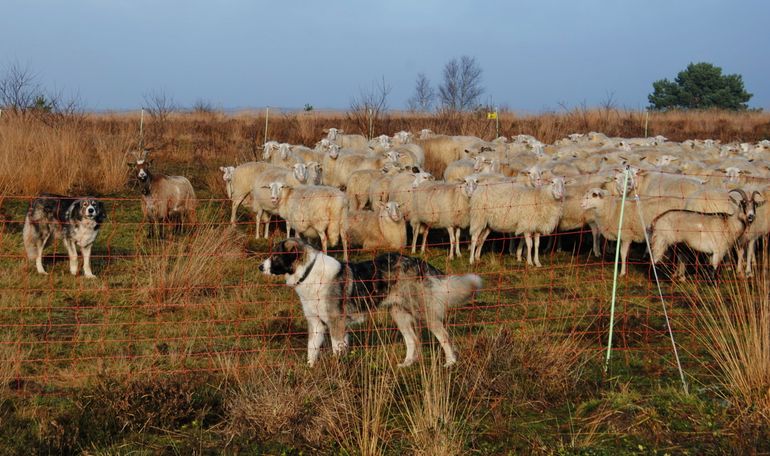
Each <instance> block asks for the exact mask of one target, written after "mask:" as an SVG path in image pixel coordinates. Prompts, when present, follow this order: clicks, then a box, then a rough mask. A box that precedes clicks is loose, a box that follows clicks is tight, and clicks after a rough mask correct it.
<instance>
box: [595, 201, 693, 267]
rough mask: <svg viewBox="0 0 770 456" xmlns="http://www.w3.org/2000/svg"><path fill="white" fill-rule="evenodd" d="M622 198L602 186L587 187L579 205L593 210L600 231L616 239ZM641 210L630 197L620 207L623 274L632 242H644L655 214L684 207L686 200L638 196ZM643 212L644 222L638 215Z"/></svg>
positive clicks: (611, 238)
mask: <svg viewBox="0 0 770 456" xmlns="http://www.w3.org/2000/svg"><path fill="white" fill-rule="evenodd" d="M620 202H621V198H620V197H619V196H615V195H612V194H611V193H610V192H609V191H607V190H604V189H601V188H592V189H589V190H588V191H587V192H586V193H585V195H583V201H582V202H581V207H582V208H583V209H585V210H590V211H593V215H592V217H593V219H594V221H595V223H596V227H597V228H598V229H599V233H600V234H601V235H602V236H604V238H605V239H609V240H611V241H615V240H617V238H618V223H619V220H620V211H621V204H620ZM639 203H640V204H641V209H638V206H637V204H638V203H637V202H636V201H634V200H633V199H631V198H629V199H627V200H626V204H625V207H624V208H623V225H622V226H621V242H620V258H621V267H620V275H621V276H625V275H626V259H627V258H628V250H629V249H630V248H631V243H632V242H644V236H645V231H646V230H647V228H648V227H649V226H650V224H651V223H652V221H653V220H654V219H655V217H657V216H658V215H660V214H662V213H663V212H666V211H667V210H670V209H683V208H684V204H685V201H684V200H680V199H678V198H666V197H660V196H653V197H640V202H639ZM639 212H641V214H642V219H643V220H644V224H642V222H641V220H640V218H639Z"/></svg>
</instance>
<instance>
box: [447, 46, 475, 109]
mask: <svg viewBox="0 0 770 456" xmlns="http://www.w3.org/2000/svg"><path fill="white" fill-rule="evenodd" d="M481 73H482V70H481V67H480V66H479V65H478V63H476V59H475V58H474V57H469V56H467V55H464V56H462V57H460V59H459V60H458V59H457V58H454V59H452V60H450V61H449V62H447V63H446V65H444V81H443V82H442V83H441V85H439V87H438V96H439V100H440V101H441V106H442V107H443V108H444V109H447V110H451V111H467V110H469V109H473V108H475V107H476V104H477V103H478V99H479V97H480V96H481V94H482V93H484V88H483V87H482V86H481Z"/></svg>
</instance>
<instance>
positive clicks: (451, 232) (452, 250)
mask: <svg viewBox="0 0 770 456" xmlns="http://www.w3.org/2000/svg"><path fill="white" fill-rule="evenodd" d="M446 230H447V232H448V233H449V259H450V260H453V259H454V257H455V229H454V228H453V227H451V226H450V227H449V228H447V229H446Z"/></svg>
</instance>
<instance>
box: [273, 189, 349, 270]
mask: <svg viewBox="0 0 770 456" xmlns="http://www.w3.org/2000/svg"><path fill="white" fill-rule="evenodd" d="M268 189H269V190H270V201H271V203H272V204H273V205H274V206H275V207H276V208H278V215H280V216H281V218H283V219H284V220H286V224H287V225H288V226H290V227H291V228H292V229H293V230H294V231H296V232H297V234H299V235H301V236H305V237H306V238H308V237H312V238H320V239H321V248H322V250H323V252H324V253H328V248H329V247H334V246H336V245H337V243H338V242H339V240H340V238H342V250H343V257H344V259H345V261H347V260H348V241H347V237H346V236H345V235H344V234H345V232H346V231H347V229H346V224H347V218H348V198H347V197H346V196H345V194H344V193H342V191H340V190H339V189H337V188H334V187H328V186H325V185H298V186H290V185H286V184H285V183H283V182H272V183H270V184H269V185H268Z"/></svg>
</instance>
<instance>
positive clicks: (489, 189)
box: [470, 177, 564, 267]
mask: <svg viewBox="0 0 770 456" xmlns="http://www.w3.org/2000/svg"><path fill="white" fill-rule="evenodd" d="M563 196H564V179H563V178H561V177H556V178H554V179H553V180H552V181H551V182H550V183H549V184H548V185H544V186H542V187H538V188H532V187H530V186H527V185H523V184H517V183H514V182H511V181H498V182H492V183H489V184H488V185H483V186H482V185H479V187H478V189H476V191H475V192H474V193H473V196H472V197H471V226H470V231H471V253H470V256H471V259H470V262H471V264H473V263H474V261H476V260H478V259H480V257H481V249H482V247H483V245H484V240H485V239H486V237H487V236H488V235H489V233H490V232H491V231H492V230H494V231H498V232H501V233H513V234H524V240H525V242H526V244H527V264H529V265H533V259H532V247H533V245H532V236H533V235H534V238H535V240H534V241H535V242H534V247H535V257H534V265H535V266H538V267H540V266H541V264H540V256H539V252H538V248H539V246H540V235H541V234H551V233H552V232H553V231H554V230H556V227H557V226H558V224H559V219H560V218H561V214H562V203H561V200H562V198H563Z"/></svg>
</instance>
